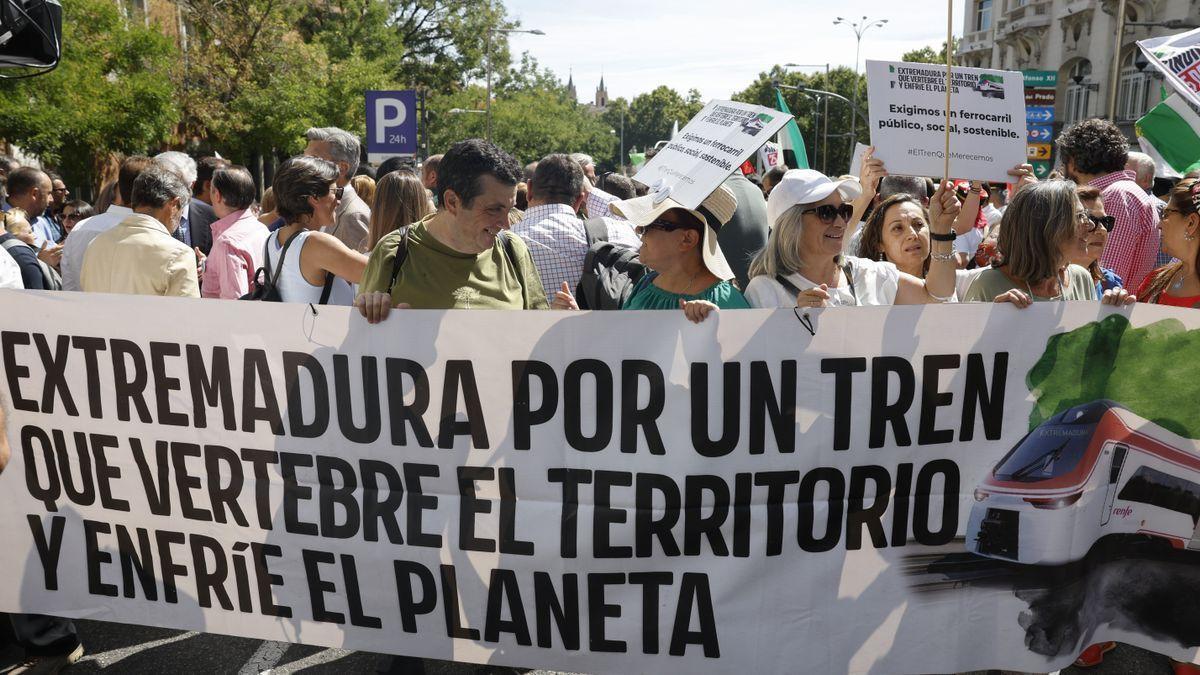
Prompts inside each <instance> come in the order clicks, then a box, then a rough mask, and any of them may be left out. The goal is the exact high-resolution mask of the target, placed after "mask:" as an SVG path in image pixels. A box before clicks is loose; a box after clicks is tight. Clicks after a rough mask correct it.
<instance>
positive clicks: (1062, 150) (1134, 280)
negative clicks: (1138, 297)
mask: <svg viewBox="0 0 1200 675" xmlns="http://www.w3.org/2000/svg"><path fill="white" fill-rule="evenodd" d="M1056 142H1057V144H1058V149H1059V154H1060V156H1061V157H1062V164H1063V170H1064V173H1066V175H1067V178H1070V179H1071V180H1073V181H1075V182H1076V183H1078V184H1079V185H1091V186H1093V187H1097V188H1099V189H1100V201H1102V202H1103V203H1104V211H1105V213H1107V214H1108V215H1110V216H1113V217H1114V218H1116V223H1115V224H1114V225H1113V229H1112V232H1110V233H1109V235H1108V244H1107V245H1106V246H1105V247H1104V257H1103V258H1101V259H1100V264H1101V266H1103V267H1107V268H1109V269H1111V270H1112V271H1113V272H1115V273H1116V275H1117V276H1119V277H1121V279H1122V280H1123V281H1124V282H1125V288H1139V287H1141V284H1142V280H1143V279H1145V278H1146V275H1147V274H1149V273H1150V271H1151V270H1153V269H1154V266H1155V264H1156V261H1157V259H1158V247H1159V236H1160V233H1159V230H1158V221H1159V218H1158V210H1157V209H1155V208H1154V203H1153V202H1152V201H1151V200H1150V197H1149V195H1147V194H1146V191H1145V190H1143V189H1142V188H1141V187H1140V186H1139V185H1138V184H1137V182H1136V178H1137V175H1136V174H1134V172H1132V171H1126V170H1125V163H1126V161H1127V160H1128V158H1129V141H1127V140H1126V139H1125V136H1124V135H1123V134H1122V133H1121V130H1120V129H1118V128H1117V126H1116V125H1115V124H1113V123H1112V122H1109V121H1108V120H1103V119H1095V118H1094V119H1089V120H1084V121H1082V122H1078V123H1076V124H1073V125H1071V126H1069V127H1067V128H1066V129H1064V130H1063V132H1062V133H1061V134H1060V135H1059V137H1058V139H1057V141H1056Z"/></svg>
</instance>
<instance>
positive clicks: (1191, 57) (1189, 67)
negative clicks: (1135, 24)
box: [1137, 28, 1200, 107]
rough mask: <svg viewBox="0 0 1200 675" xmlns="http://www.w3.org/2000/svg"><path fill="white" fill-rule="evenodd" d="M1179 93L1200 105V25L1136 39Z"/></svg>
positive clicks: (1144, 52)
mask: <svg viewBox="0 0 1200 675" xmlns="http://www.w3.org/2000/svg"><path fill="white" fill-rule="evenodd" d="M1137 45H1138V47H1140V48H1141V50H1142V53H1143V54H1145V55H1146V58H1147V59H1148V60H1149V61H1150V63H1151V64H1152V65H1153V66H1154V67H1155V68H1158V69H1159V70H1160V71H1162V74H1163V78H1164V79H1165V80H1166V81H1167V82H1169V83H1170V84H1171V87H1172V88H1173V89H1175V91H1176V92H1178V93H1179V95H1180V96H1182V97H1184V98H1185V99H1187V100H1188V102H1190V103H1191V104H1192V105H1194V106H1197V107H1200V28H1197V29H1195V30H1190V31H1188V32H1186V33H1180V34H1178V35H1167V36H1165V37H1156V38H1150V39H1149V40H1141V41H1139V42H1138V43H1137Z"/></svg>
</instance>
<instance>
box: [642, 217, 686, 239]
mask: <svg viewBox="0 0 1200 675" xmlns="http://www.w3.org/2000/svg"><path fill="white" fill-rule="evenodd" d="M681 227H683V225H680V224H678V223H669V222H667V221H665V220H661V219H660V220H655V221H652V222H651V223H650V224H649V225H637V226H635V227H634V228H633V233H634V234H636V235H637V236H639V237H641V236H644V235H645V234H646V232H648V231H650V230H662V231H663V232H674V231H675V230H678V229H679V228H681Z"/></svg>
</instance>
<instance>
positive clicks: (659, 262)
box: [551, 186, 750, 323]
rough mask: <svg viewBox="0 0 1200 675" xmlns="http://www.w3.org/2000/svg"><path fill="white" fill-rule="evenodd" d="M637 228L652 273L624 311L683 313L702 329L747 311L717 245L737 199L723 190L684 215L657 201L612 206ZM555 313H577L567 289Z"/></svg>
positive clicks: (630, 201) (671, 203)
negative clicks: (718, 315) (720, 313)
mask: <svg viewBox="0 0 1200 675" xmlns="http://www.w3.org/2000/svg"><path fill="white" fill-rule="evenodd" d="M610 208H611V209H612V210H613V211H614V212H615V213H617V214H618V215H620V216H622V217H624V218H627V219H628V220H629V221H630V222H632V223H633V225H634V232H635V233H636V234H637V235H638V236H639V237H641V239H642V247H641V249H639V252H638V257H639V258H640V259H641V261H642V263H643V264H645V265H646V267H648V268H650V271H649V272H647V273H646V274H645V275H644V276H643V277H642V278H641V279H639V280H638V283H637V285H635V286H634V288H633V291H632V292H631V293H630V295H629V298H628V299H626V300H625V302H624V303H623V304H622V305H621V309H682V310H683V312H684V314H685V315H686V316H687V318H688V319H689V320H691V321H692V322H694V323H700V322H701V321H703V320H704V319H705V318H707V317H708V315H709V314H710V313H711V312H712V311H713V310H715V309H748V308H749V307H750V305H748V304H747V303H746V299H745V298H744V297H743V296H742V294H741V292H740V291H738V289H737V288H735V287H734V285H733V284H732V283H731V282H730V280H731V279H733V277H734V275H733V270H732V269H730V267H729V263H728V262H727V261H726V260H725V255H724V254H723V253H722V252H721V247H720V245H719V244H718V243H717V231H718V229H719V228H720V227H721V226H723V225H724V224H725V223H728V222H729V219H730V218H732V217H733V212H734V210H736V209H737V198H736V197H734V195H733V192H731V191H730V190H729V189H728V188H726V187H724V186H721V187H718V188H717V189H716V191H714V192H713V193H712V194H711V195H709V196H708V197H707V198H706V199H705V200H704V202H702V203H701V204H700V206H698V207H696V208H695V209H686V208H684V207H683V205H681V204H679V203H678V202H676V201H675V200H674V199H670V198H667V199H661V198H658V199H657V202H656V197H655V196H654V195H646V196H644V197H636V198H634V199H627V200H624V201H619V202H613V203H612V205H611V207H610ZM551 308H553V309H578V308H579V307H578V305H577V304H576V303H575V298H574V297H572V295H571V293H570V291H569V289H568V288H567V284H566V283H565V282H564V283H563V288H562V290H560V291H559V292H558V293H556V294H555V297H554V300H553V302H552V303H551Z"/></svg>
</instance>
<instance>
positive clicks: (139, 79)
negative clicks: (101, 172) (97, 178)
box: [0, 0, 178, 185]
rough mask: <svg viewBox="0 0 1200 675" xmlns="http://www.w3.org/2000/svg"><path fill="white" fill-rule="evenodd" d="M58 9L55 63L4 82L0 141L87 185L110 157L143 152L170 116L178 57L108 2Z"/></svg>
mask: <svg viewBox="0 0 1200 675" xmlns="http://www.w3.org/2000/svg"><path fill="white" fill-rule="evenodd" d="M67 10H68V11H64V12H63V35H62V45H63V54H62V62H61V64H60V65H59V66H58V68H57V69H56V70H54V71H53V72H51V73H49V74H47V75H42V76H39V77H35V78H31V79H26V80H13V81H9V82H6V83H5V84H4V96H3V97H0V137H3V138H5V139H8V140H11V141H14V142H16V143H18V145H20V146H21V148H22V149H24V150H25V151H26V152H29V153H31V154H34V155H36V156H38V157H41V158H42V160H43V161H45V162H48V163H51V164H55V165H58V166H59V167H60V168H61V169H62V170H63V172H64V173H65V174H66V176H65V177H66V178H67V179H68V181H71V182H72V183H73V184H76V185H78V184H81V183H84V182H88V181H89V180H90V176H91V175H92V174H93V172H94V171H95V170H96V169H97V168H98V167H99V166H100V165H101V163H102V162H103V161H104V159H105V158H106V157H107V156H108V154H109V153H111V152H125V153H131V152H145V151H146V150H147V149H149V148H151V147H153V146H157V145H158V144H160V143H162V142H165V141H166V140H167V139H168V138H169V136H170V135H171V132H172V130H173V127H174V123H175V121H176V120H177V119H178V106H177V100H176V96H175V90H174V87H173V86H172V73H171V70H172V66H173V64H175V63H177V61H178V53H177V51H176V50H175V47H174V45H173V43H172V41H171V39H170V38H168V37H166V36H165V35H163V34H162V32H160V31H159V30H157V29H156V28H153V27H151V28H146V27H144V26H141V25H135V24H131V23H130V22H128V21H126V20H125V19H124V18H123V17H122V16H121V14H120V11H119V9H118V7H117V5H116V4H115V3H113V2H112V1H111V0H72V2H71V3H70V6H69V8H67Z"/></svg>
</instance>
